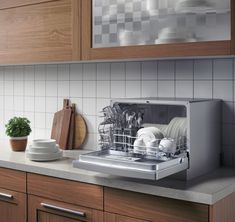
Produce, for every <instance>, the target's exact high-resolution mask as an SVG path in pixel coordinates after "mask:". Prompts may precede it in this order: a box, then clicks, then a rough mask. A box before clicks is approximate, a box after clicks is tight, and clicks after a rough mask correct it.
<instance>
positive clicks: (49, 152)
mask: <svg viewBox="0 0 235 222" xmlns="http://www.w3.org/2000/svg"><path fill="white" fill-rule="evenodd" d="M26 156H27V157H28V158H29V159H30V160H33V161H51V160H57V159H59V158H61V157H62V151H61V150H60V149H59V146H58V145H57V144H56V141H55V140H53V139H38V140H33V141H32V144H31V145H29V148H28V150H27V151H26Z"/></svg>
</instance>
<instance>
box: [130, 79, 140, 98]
mask: <svg viewBox="0 0 235 222" xmlns="http://www.w3.org/2000/svg"><path fill="white" fill-rule="evenodd" d="M126 97H128V98H140V97H141V82H140V81H134V80H132V81H126Z"/></svg>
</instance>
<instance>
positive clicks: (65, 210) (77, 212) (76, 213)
mask: <svg viewBox="0 0 235 222" xmlns="http://www.w3.org/2000/svg"><path fill="white" fill-rule="evenodd" d="M41 206H42V207H45V208H47V209H51V210H57V211H61V212H63V213H69V214H73V215H76V216H79V217H86V213H84V212H80V211H76V210H71V209H68V208H64V207H57V206H55V205H51V204H47V203H41Z"/></svg>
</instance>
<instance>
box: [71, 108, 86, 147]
mask: <svg viewBox="0 0 235 222" xmlns="http://www.w3.org/2000/svg"><path fill="white" fill-rule="evenodd" d="M74 135H75V138H74V149H80V148H81V146H82V144H83V143H84V141H85V139H86V136H87V126H86V122H85V120H84V118H83V117H82V116H81V115H80V114H79V113H77V114H76V116H75V134H74Z"/></svg>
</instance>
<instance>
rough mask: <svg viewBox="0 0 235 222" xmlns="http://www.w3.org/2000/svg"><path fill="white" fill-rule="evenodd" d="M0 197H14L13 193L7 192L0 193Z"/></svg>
mask: <svg viewBox="0 0 235 222" xmlns="http://www.w3.org/2000/svg"><path fill="white" fill-rule="evenodd" d="M0 197H2V198H7V199H11V200H12V199H13V196H12V195H11V194H6V193H0Z"/></svg>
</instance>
